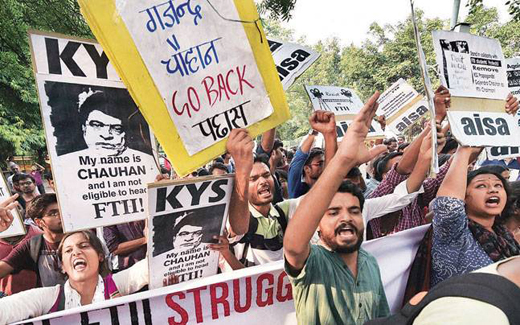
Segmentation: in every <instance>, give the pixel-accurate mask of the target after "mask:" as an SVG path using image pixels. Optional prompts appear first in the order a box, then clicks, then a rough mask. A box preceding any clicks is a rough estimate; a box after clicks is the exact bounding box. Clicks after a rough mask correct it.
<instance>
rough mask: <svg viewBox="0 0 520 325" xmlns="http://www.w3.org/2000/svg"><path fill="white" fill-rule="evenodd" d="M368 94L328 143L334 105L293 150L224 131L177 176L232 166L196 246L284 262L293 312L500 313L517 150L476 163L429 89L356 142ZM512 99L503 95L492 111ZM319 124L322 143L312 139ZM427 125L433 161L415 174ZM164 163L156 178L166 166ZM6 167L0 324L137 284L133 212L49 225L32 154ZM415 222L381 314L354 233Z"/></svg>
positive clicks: (48, 199) (141, 227) (369, 263)
mask: <svg viewBox="0 0 520 325" xmlns="http://www.w3.org/2000/svg"><path fill="white" fill-rule="evenodd" d="M378 97H379V93H377V92H376V93H375V94H374V95H373V96H372V97H371V98H370V99H369V100H368V101H367V103H366V104H365V106H364V107H363V109H362V110H361V111H360V112H359V114H358V115H357V116H356V118H355V120H354V121H353V123H352V124H351V125H350V126H349V128H348V131H347V133H346V135H345V136H344V139H343V141H341V143H338V142H337V134H336V121H335V117H334V115H333V114H332V113H330V112H326V111H316V112H314V113H313V114H312V116H311V117H310V118H309V133H308V135H307V136H306V137H305V138H304V139H303V140H302V142H301V144H300V145H299V146H298V147H297V148H284V144H283V142H282V141H281V140H280V139H277V138H276V130H275V129H273V130H270V131H267V132H266V133H264V134H263V135H262V138H261V139H260V141H259V142H258V143H254V141H253V139H252V138H251V137H250V136H249V134H248V132H247V131H246V130H243V129H235V130H233V131H232V132H231V134H230V136H229V139H228V141H227V145H226V149H227V152H226V154H224V155H222V156H221V157H219V158H217V159H215V160H214V161H213V162H212V163H211V164H210V165H208V166H206V167H207V168H200V169H199V170H197V171H195V172H193V173H192V174H190V175H188V176H187V177H200V176H206V175H223V174H228V173H234V175H235V183H234V184H235V185H234V191H233V195H232V198H231V204H230V212H229V228H228V229H227V230H226V231H225V233H224V234H223V235H221V236H219V238H218V243H217V244H211V245H210V248H211V249H213V250H216V251H219V252H220V253H221V257H220V261H219V267H220V272H232V271H233V270H236V269H241V268H246V267H252V266H255V265H261V264H265V263H269V262H274V261H280V260H284V261H285V264H284V265H285V271H286V273H287V274H288V276H289V279H290V281H291V284H292V287H293V291H292V293H293V297H294V303H295V309H296V314H297V318H298V322H299V323H300V324H365V323H370V324H371V323H373V324H401V323H402V324H405V323H408V324H412V323H413V324H455V323H456V324H476V323H487V324H514V321H513V320H518V317H519V316H518V310H520V299H518V298H517V299H516V300H515V299H509V300H508V299H507V298H506V297H518V296H519V295H520V294H519V291H520V289H519V288H518V286H520V259H519V258H516V256H518V255H519V254H520V244H519V243H520V181H518V180H517V181H512V180H511V179H510V168H516V167H519V162H518V160H517V159H512V160H511V161H507V162H504V161H484V160H483V159H482V157H483V155H482V154H481V153H482V148H471V147H463V146H459V145H458V144H457V142H456V140H455V139H453V138H451V135H450V132H449V125H446V121H445V117H446V110H447V108H448V107H449V105H450V94H449V92H448V90H447V89H446V88H444V87H439V88H438V89H437V91H436V92H435V101H434V103H435V112H436V115H435V116H434V117H432V118H435V121H436V123H437V126H436V129H432V128H431V127H430V126H429V124H428V125H426V126H425V127H424V129H423V131H422V132H421V133H420V134H419V135H418V136H416V137H415V138H414V139H412V141H410V142H405V141H404V138H402V137H399V138H397V139H395V138H392V139H385V140H383V139H381V140H378V141H377V142H376V143H375V145H373V146H370V145H368V143H369V141H367V133H368V130H369V128H370V123H371V122H372V120H373V119H374V118H375V112H376V110H377V107H378V105H377V100H378ZM517 110H518V101H517V99H516V98H515V97H513V96H508V98H507V99H506V107H505V111H506V112H508V113H510V114H516V112H517ZM377 120H378V121H379V122H380V123H381V125H382V127H383V128H384V126H385V121H384V119H383V118H378V119H377ZM318 134H321V135H322V136H323V139H324V147H323V148H317V147H314V143H315V139H316V137H317V136H318ZM434 134H436V138H437V151H438V154H439V165H440V170H439V173H437V174H436V175H435V176H434V177H429V175H430V173H429V172H430V170H429V166H430V161H431V159H432V156H433V150H432V136H433V135H434ZM479 157H480V158H479ZM169 159H172V160H173V159H175V157H169ZM165 163H167V166H165V168H163V170H162V171H161V175H158V177H157V180H158V181H160V180H161V179H165V178H170V177H171V175H170V173H172V171H171V169H169V167H170V164H169V162H168V159H166V160H165ZM9 167H10V168H11V170H12V173H13V175H12V176H10V177H9V179H8V183H9V184H10V186H12V190H13V192H14V193H16V194H15V195H13V196H12V197H11V198H10V199H9V200H7V201H5V202H2V203H1V206H0V231H3V230H5V229H6V228H7V227H9V225H10V223H11V222H12V220H13V217H12V215H11V213H10V212H9V211H10V209H12V208H15V207H16V206H20V207H21V208H23V211H24V212H23V213H24V218H25V222H24V224H25V226H26V228H27V233H26V235H24V236H17V237H10V238H3V239H1V240H0V259H1V261H0V295H1V296H2V297H3V298H1V299H0V324H4V323H7V322H14V321H21V320H24V319H27V318H29V317H34V316H38V315H43V314H47V313H49V312H53V311H58V310H63V309H68V308H73V307H76V306H81V305H87V304H90V303H95V302H99V301H103V300H106V299H112V298H115V297H118V296H122V295H128V294H131V293H134V292H137V291H140V290H146V289H147V284H148V267H147V261H146V251H147V248H146V245H147V236H148V229H147V224H146V222H145V221H138V222H132V223H127V224H122V225H114V226H109V227H104V228H103V229H94V230H92V231H78V232H72V233H67V234H64V233H63V230H62V224H61V219H60V211H59V208H58V202H57V199H56V195H55V194H54V193H45V188H44V187H43V186H40V185H42V179H41V172H42V170H41V166H35V169H34V170H33V171H32V172H31V173H30V174H22V173H19V168H18V166H16V165H11V166H9ZM33 172H34V173H33ZM428 224H429V225H430V226H429V230H428V231H427V232H426V234H425V235H424V238H423V239H422V241H421V244H420V247H419V249H418V251H417V254H416V256H415V260H414V262H413V264H412V268H411V271H410V276H409V279H408V285H407V288H406V294H405V297H406V298H405V301H403V305H404V308H403V310H402V311H400V312H399V313H397V314H394V315H390V309H389V305H388V302H387V299H386V295H385V289H384V287H383V284H382V280H381V270H380V269H379V266H378V263H377V261H376V259H375V258H374V257H373V256H372V255H371V254H370V253H368V252H367V251H365V250H364V249H363V248H361V243H362V242H363V240H370V239H375V238H381V237H385V236H388V235H391V234H395V233H398V232H401V231H405V230H408V229H411V228H414V227H418V226H422V225H428ZM175 282H176V279H175V277H171V278H170V279H168V281H165V283H164V284H165V285H169V284H172V283H175ZM490 283H493V285H492V286H490V285H489V284H490ZM458 286H461V287H460V288H468V289H467V290H466V289H464V290H462V289H461V290H457V288H459V287H458ZM472 286H473V287H472ZM428 291H429V293H428ZM502 296H504V297H502ZM515 317H516V318H515Z"/></svg>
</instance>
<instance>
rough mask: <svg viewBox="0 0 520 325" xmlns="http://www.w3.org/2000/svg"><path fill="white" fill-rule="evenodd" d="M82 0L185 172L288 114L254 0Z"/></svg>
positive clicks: (118, 66)
mask: <svg viewBox="0 0 520 325" xmlns="http://www.w3.org/2000/svg"><path fill="white" fill-rule="evenodd" d="M79 3H80V5H81V9H82V13H83V15H84V17H85V19H86V20H87V22H88V23H89V25H90V27H91V29H92V31H93V32H94V34H95V35H96V38H97V39H98V40H99V42H100V43H101V44H102V45H103V48H104V49H105V51H106V52H107V55H108V57H109V58H110V59H111V61H112V62H114V63H115V66H116V69H117V71H118V72H119V74H120V75H121V78H122V79H123V81H124V82H125V84H126V85H127V86H128V88H129V91H130V93H131V94H132V96H133V98H134V100H135V101H136V103H137V104H138V106H139V109H140V110H141V111H142V112H143V115H144V116H145V117H146V119H147V121H148V122H149V123H150V125H151V127H152V128H153V130H154V132H155V134H156V136H157V138H158V140H159V142H160V143H161V145H162V147H163V148H164V150H165V151H166V153H167V154H168V156H170V157H172V164H173V167H174V168H175V170H176V171H177V173H178V174H179V175H185V174H187V173H189V172H191V171H192V170H195V169H196V168H198V167H199V166H201V165H203V164H204V163H206V162H208V161H210V160H211V159H212V158H214V157H216V156H217V155H219V154H221V153H222V152H224V151H225V143H224V141H221V140H223V139H225V138H226V137H227V136H228V135H229V132H230V131H231V129H234V128H239V127H247V128H248V129H249V131H250V133H251V135H252V136H253V137H254V136H256V135H258V134H260V133H262V132H264V131H266V130H269V129H271V128H273V127H275V126H277V125H278V124H280V123H282V122H284V121H285V120H287V119H288V117H289V111H288V106H287V103H286V100H285V94H284V92H283V89H282V87H281V85H280V83H279V78H278V74H277V72H276V70H275V68H274V64H273V59H272V56H271V54H270V51H269V47H268V44H267V41H266V39H265V35H264V33H263V31H262V28H261V25H260V22H259V20H258V13H257V12H256V8H255V5H254V3H253V1H251V0H247V1H244V0H241V1H232V0H225V1H219V2H218V3H215V4H212V3H210V2H209V1H190V0H186V1H180V2H176V3H174V2H173V1H166V2H165V1H163V0H145V1H117V0H109V1H107V0H80V1H79ZM273 107H275V108H276V109H274V110H273Z"/></svg>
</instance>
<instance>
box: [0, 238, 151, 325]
mask: <svg viewBox="0 0 520 325" xmlns="http://www.w3.org/2000/svg"><path fill="white" fill-rule="evenodd" d="M58 254H59V258H60V261H61V263H62V270H63V272H64V273H65V274H66V277H67V281H66V282H65V284H64V285H60V284H58V285H55V286H52V287H45V288H36V289H31V290H27V291H24V292H21V293H18V294H15V295H12V296H9V297H5V298H2V299H0V310H2V312H1V313H0V324H6V323H11V322H18V321H22V320H24V319H27V318H29V317H37V316H40V315H45V314H48V313H50V312H55V311H60V310H64V309H69V308H74V307H79V306H84V305H88V304H91V303H94V302H100V301H104V300H108V299H112V298H116V297H120V296H124V295H128V294H131V293H134V292H136V291H138V290H139V289H141V288H142V287H143V286H145V285H147V284H148V264H147V260H143V261H141V262H138V263H136V264H135V265H134V266H132V267H130V268H128V269H126V270H124V271H121V272H119V273H117V274H114V275H111V274H110V273H109V271H108V266H107V264H106V260H105V255H104V252H103V246H102V244H101V241H100V240H99V238H97V237H96V235H95V234H94V233H92V232H90V231H76V232H71V233H67V234H66V235H65V236H64V237H63V239H62V241H61V243H60V245H59V248H58Z"/></svg>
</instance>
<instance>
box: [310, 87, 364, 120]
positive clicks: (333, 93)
mask: <svg viewBox="0 0 520 325" xmlns="http://www.w3.org/2000/svg"><path fill="white" fill-rule="evenodd" d="M305 90H306V91H307V95H309V98H310V100H311V103H312V108H313V109H314V110H316V111H317V110H323V111H329V112H333V113H334V115H336V120H341V119H353V117H354V116H355V115H356V114H357V113H358V112H359V110H360V109H361V108H362V107H363V102H362V101H361V99H360V98H359V97H358V95H357V94H356V93H355V91H354V90H353V89H350V88H346V87H336V86H307V85H305Z"/></svg>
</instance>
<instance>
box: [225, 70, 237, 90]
mask: <svg viewBox="0 0 520 325" xmlns="http://www.w3.org/2000/svg"><path fill="white" fill-rule="evenodd" d="M232 73H235V71H233V70H229V71H228V73H226V85H227V86H228V90H229V92H230V93H231V94H232V95H236V94H237V92H238V87H237V88H236V90H235V91H232V90H231V85H230V84H229V75H230V74H232Z"/></svg>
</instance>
